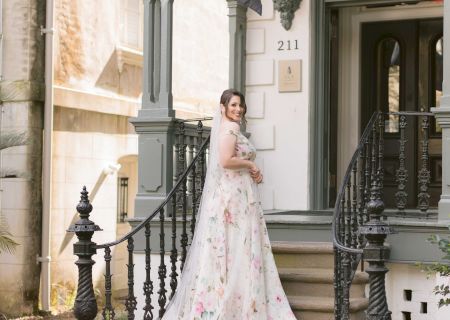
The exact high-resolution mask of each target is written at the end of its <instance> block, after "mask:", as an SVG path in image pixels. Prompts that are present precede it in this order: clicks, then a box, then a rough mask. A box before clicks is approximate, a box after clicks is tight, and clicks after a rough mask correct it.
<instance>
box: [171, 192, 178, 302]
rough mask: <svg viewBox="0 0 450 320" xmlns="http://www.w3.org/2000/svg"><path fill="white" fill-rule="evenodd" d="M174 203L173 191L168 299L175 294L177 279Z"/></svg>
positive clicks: (175, 200)
mask: <svg viewBox="0 0 450 320" xmlns="http://www.w3.org/2000/svg"><path fill="white" fill-rule="evenodd" d="M176 203H177V195H176V193H174V195H173V198H172V211H173V213H172V250H171V252H170V263H171V273H170V288H171V289H172V292H171V294H170V299H172V297H173V295H174V294H175V290H176V289H177V285H178V280H177V276H178V273H177V258H178V251H177V215H176Z"/></svg>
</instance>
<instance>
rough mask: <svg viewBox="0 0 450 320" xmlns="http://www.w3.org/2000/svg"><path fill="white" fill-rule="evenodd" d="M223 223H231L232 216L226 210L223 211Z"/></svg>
mask: <svg viewBox="0 0 450 320" xmlns="http://www.w3.org/2000/svg"><path fill="white" fill-rule="evenodd" d="M224 214H225V222H226V223H233V215H232V214H231V212H230V211H228V210H227V209H225V212H224Z"/></svg>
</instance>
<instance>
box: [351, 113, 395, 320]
mask: <svg viewBox="0 0 450 320" xmlns="http://www.w3.org/2000/svg"><path fill="white" fill-rule="evenodd" d="M382 120H383V118H381V117H380V118H379V121H380V123H381V121H382ZM381 130H383V128H380V133H379V134H380V136H381V134H382V131H381ZM376 134H377V132H376V126H374V131H373V139H374V140H373V147H372V179H371V180H372V188H371V190H370V201H369V202H368V203H367V213H368V214H369V217H370V220H369V221H368V222H367V223H366V224H365V225H363V226H361V227H360V228H359V232H360V234H362V235H364V236H365V237H366V239H367V245H366V247H365V248H364V253H363V256H364V260H365V261H367V262H368V263H369V267H368V268H366V272H367V273H368V274H369V286H370V289H369V306H368V307H367V311H366V319H367V320H391V312H390V311H389V309H388V304H387V300H386V288H385V275H386V273H387V272H388V271H389V269H388V268H387V267H386V265H385V261H386V260H387V259H388V258H389V253H390V250H389V248H388V247H386V246H385V245H384V240H385V239H386V237H387V235H388V234H392V233H395V231H394V229H393V228H392V227H390V226H389V225H388V224H387V223H386V222H384V221H382V220H381V218H382V215H383V212H384V202H383V200H382V185H383V184H382V181H381V179H383V162H382V158H383V157H382V156H383V154H382V153H383V146H382V145H380V146H378V149H376ZM378 143H379V144H382V143H383V142H382V139H381V138H380V140H379V141H378ZM377 151H379V154H378V155H377V154H376V153H377ZM377 160H378V168H377V166H376V164H377Z"/></svg>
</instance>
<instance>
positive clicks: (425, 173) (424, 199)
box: [417, 116, 431, 212]
mask: <svg viewBox="0 0 450 320" xmlns="http://www.w3.org/2000/svg"><path fill="white" fill-rule="evenodd" d="M428 128H429V119H428V116H424V117H423V119H422V136H423V138H422V157H421V158H422V166H421V169H420V170H419V175H418V183H419V194H418V195H417V199H418V204H419V209H420V211H422V212H427V210H428V208H429V207H430V194H429V193H428V186H429V184H430V181H431V174H430V170H429V165H428V160H429V154H428Z"/></svg>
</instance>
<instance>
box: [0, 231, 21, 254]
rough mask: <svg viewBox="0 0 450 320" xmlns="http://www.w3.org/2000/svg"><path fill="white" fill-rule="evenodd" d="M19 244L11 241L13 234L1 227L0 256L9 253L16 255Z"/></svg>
mask: <svg viewBox="0 0 450 320" xmlns="http://www.w3.org/2000/svg"><path fill="white" fill-rule="evenodd" d="M18 245H19V244H18V243H17V242H15V241H14V240H13V239H11V233H9V232H8V231H7V230H5V229H3V228H1V227H0V254H1V253H2V252H5V251H8V252H9V253H14V252H15V251H16V246H18Z"/></svg>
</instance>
